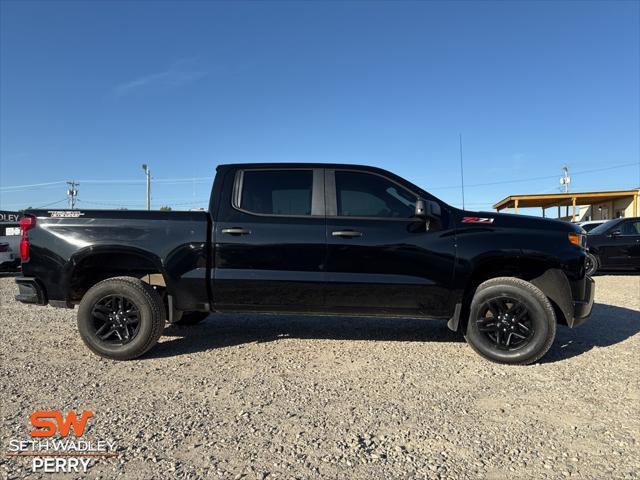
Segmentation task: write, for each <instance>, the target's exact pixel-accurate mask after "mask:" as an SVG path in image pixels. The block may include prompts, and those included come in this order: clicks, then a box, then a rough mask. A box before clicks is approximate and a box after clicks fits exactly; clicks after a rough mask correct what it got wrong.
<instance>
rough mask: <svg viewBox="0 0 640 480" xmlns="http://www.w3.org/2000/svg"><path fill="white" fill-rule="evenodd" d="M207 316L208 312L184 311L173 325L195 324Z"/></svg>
mask: <svg viewBox="0 0 640 480" xmlns="http://www.w3.org/2000/svg"><path fill="white" fill-rule="evenodd" d="M208 316H209V312H184V313H183V314H182V317H180V320H178V321H177V322H173V324H174V325H195V324H196V323H200V322H201V321H203V320H204V319H205V318H207V317H208Z"/></svg>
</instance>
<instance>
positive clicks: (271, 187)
mask: <svg viewBox="0 0 640 480" xmlns="http://www.w3.org/2000/svg"><path fill="white" fill-rule="evenodd" d="M312 186H313V171H312V170H245V171H244V172H243V175H242V193H241V196H240V205H239V207H240V208H241V209H242V210H246V211H247V212H250V213H257V214H261V215H295V216H300V215H311V195H312V189H313V188H312Z"/></svg>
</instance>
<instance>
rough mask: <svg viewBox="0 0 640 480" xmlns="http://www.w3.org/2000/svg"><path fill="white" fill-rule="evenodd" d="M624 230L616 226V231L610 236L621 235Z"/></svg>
mask: <svg viewBox="0 0 640 480" xmlns="http://www.w3.org/2000/svg"><path fill="white" fill-rule="evenodd" d="M621 233H622V232H621V231H620V229H619V228H616V229H615V230H614V231H612V232H611V233H610V234H609V236H610V237H617V236H618V235H620V234H621Z"/></svg>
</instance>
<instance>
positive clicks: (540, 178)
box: [429, 162, 638, 190]
mask: <svg viewBox="0 0 640 480" xmlns="http://www.w3.org/2000/svg"><path fill="white" fill-rule="evenodd" d="M637 165H638V163H637V162H633V163H623V164H621V165H612V166H610V167H603V168H594V169H591V170H581V171H578V172H574V173H573V176H575V175H581V174H584V173H595V172H604V171H606V170H615V169H618V168H625V167H630V166H637ZM550 178H554V179H557V178H558V175H557V174H556V175H545V176H544V177H529V178H520V179H517V180H501V181H497V182H486V183H472V184H466V185H465V187H489V186H491V185H504V184H507V183H523V182H533V181H536V180H548V179H550ZM454 188H456V189H457V188H460V185H448V186H446V187H430V188H429V190H450V189H454Z"/></svg>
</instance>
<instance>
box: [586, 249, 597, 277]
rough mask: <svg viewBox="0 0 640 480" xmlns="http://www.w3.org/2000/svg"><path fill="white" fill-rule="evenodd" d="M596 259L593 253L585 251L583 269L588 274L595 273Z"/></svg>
mask: <svg viewBox="0 0 640 480" xmlns="http://www.w3.org/2000/svg"><path fill="white" fill-rule="evenodd" d="M599 266H600V265H599V263H598V259H597V257H596V256H595V255H594V254H593V253H589V252H587V256H586V257H585V259H584V270H585V273H586V274H587V275H589V276H591V275H593V274H594V273H596V271H597V270H598V267H599Z"/></svg>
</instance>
